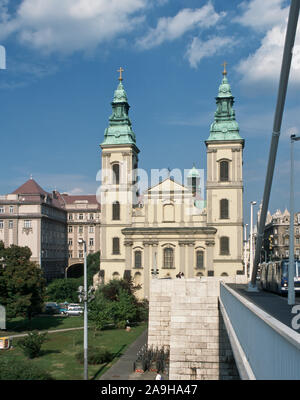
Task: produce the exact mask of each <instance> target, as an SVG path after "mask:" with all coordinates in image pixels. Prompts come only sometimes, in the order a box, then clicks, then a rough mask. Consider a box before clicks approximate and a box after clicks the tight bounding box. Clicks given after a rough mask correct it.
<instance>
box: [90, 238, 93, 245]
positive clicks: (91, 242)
mask: <svg viewBox="0 0 300 400" xmlns="http://www.w3.org/2000/svg"><path fill="white" fill-rule="evenodd" d="M89 244H90V246H94V238H90V240H89Z"/></svg>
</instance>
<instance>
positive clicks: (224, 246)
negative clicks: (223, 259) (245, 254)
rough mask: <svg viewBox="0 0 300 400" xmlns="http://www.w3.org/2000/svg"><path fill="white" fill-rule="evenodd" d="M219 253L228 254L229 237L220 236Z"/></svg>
mask: <svg viewBox="0 0 300 400" xmlns="http://www.w3.org/2000/svg"><path fill="white" fill-rule="evenodd" d="M220 254H221V255H222V256H227V255H229V237H227V236H222V237H221V238H220Z"/></svg>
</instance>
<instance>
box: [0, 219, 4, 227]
mask: <svg viewBox="0 0 300 400" xmlns="http://www.w3.org/2000/svg"><path fill="white" fill-rule="evenodd" d="M3 227H4V223H3V220H1V221H0V229H3Z"/></svg>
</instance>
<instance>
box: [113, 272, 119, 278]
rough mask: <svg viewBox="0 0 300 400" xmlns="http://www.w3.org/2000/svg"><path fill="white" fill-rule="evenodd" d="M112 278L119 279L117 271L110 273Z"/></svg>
mask: <svg viewBox="0 0 300 400" xmlns="http://www.w3.org/2000/svg"><path fill="white" fill-rule="evenodd" d="M112 278H113V279H120V274H119V272H114V273H113V275H112Z"/></svg>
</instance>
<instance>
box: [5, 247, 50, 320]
mask: <svg viewBox="0 0 300 400" xmlns="http://www.w3.org/2000/svg"><path fill="white" fill-rule="evenodd" d="M30 257H31V251H30V249H29V248H28V247H19V246H15V245H12V246H10V247H8V248H4V246H3V244H1V246H0V260H1V263H2V268H0V303H1V304H2V305H4V306H5V307H6V313H7V318H8V319H9V318H14V317H17V316H22V317H27V318H29V319H31V317H32V314H34V313H38V312H41V311H42V308H43V304H44V296H45V286H46V281H45V279H44V278H43V273H42V271H41V269H40V268H39V266H38V265H37V264H36V263H33V262H31V261H30Z"/></svg>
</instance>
